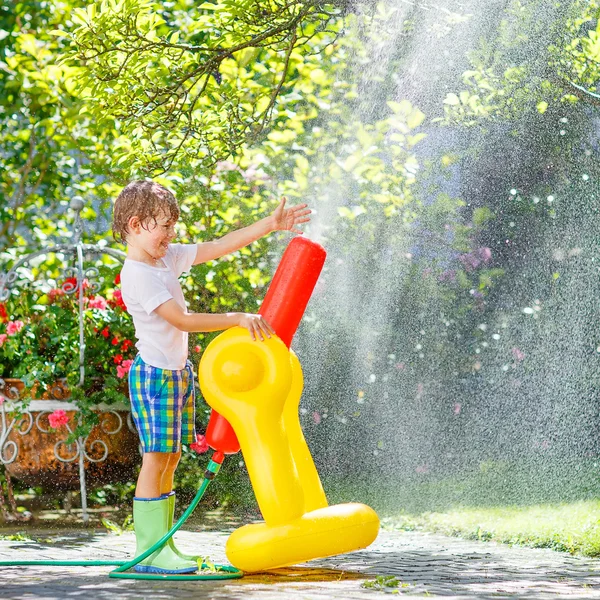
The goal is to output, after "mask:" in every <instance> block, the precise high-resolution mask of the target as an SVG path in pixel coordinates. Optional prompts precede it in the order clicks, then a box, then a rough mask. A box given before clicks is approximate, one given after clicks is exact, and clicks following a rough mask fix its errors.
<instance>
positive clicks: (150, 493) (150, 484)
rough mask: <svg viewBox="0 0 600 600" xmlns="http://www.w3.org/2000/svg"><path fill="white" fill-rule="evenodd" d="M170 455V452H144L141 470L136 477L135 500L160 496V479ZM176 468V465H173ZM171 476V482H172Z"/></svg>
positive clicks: (165, 469)
mask: <svg viewBox="0 0 600 600" xmlns="http://www.w3.org/2000/svg"><path fill="white" fill-rule="evenodd" d="M171 456H172V454H171V453H170V452H145V453H144V456H143V457H142V468H141V470H140V474H139V475H138V480H137V485H136V488H135V495H136V497H137V498H158V497H159V496H160V495H161V494H162V490H161V485H162V483H161V482H162V479H163V476H164V474H165V472H166V471H167V467H168V465H169V461H170V459H171ZM175 466H177V463H175ZM172 477H173V476H172V475H171V480H172Z"/></svg>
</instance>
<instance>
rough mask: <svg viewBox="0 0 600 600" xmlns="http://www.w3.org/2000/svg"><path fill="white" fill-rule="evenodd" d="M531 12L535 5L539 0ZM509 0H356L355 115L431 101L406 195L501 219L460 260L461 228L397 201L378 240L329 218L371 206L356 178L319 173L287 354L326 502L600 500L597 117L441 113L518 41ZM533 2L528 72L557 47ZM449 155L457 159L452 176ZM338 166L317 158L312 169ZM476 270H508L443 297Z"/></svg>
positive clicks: (568, 112)
mask: <svg viewBox="0 0 600 600" xmlns="http://www.w3.org/2000/svg"><path fill="white" fill-rule="evenodd" d="M567 4H569V3H567ZM523 5H524V6H525V9H523V12H524V13H525V12H527V10H529V13H531V6H532V5H533V3H523ZM516 6H517V3H513V2H508V1H498V2H481V1H477V0H472V1H470V2H469V1H465V2H462V3H460V4H457V3H456V2H440V3H436V4H433V3H429V2H427V3H426V2H409V1H408V0H390V1H389V2H387V3H383V4H379V5H377V6H374V5H373V4H371V3H368V4H367V3H365V4H364V5H358V10H359V11H361V10H362V11H363V12H364V13H369V14H370V16H371V17H372V18H371V20H370V21H367V23H369V24H367V25H363V27H362V29H360V31H358V30H357V29H355V30H353V31H348V35H359V36H361V37H362V39H363V40H364V43H365V44H367V45H368V47H369V51H368V54H367V56H368V58H367V59H365V55H364V54H361V53H359V52H357V53H356V54H354V55H352V56H351V58H350V62H351V73H352V76H353V77H354V80H355V82H356V84H357V91H358V97H359V99H358V101H357V102H355V104H353V107H354V108H353V116H354V118H353V119H349V120H348V121H347V127H355V124H356V123H357V122H358V123H360V122H362V123H374V122H376V121H378V120H381V119H384V118H386V117H387V116H389V112H390V110H389V107H388V105H387V102H388V101H396V102H400V101H402V100H409V101H410V102H411V104H412V106H413V107H415V108H418V109H420V110H421V111H423V112H424V113H425V116H426V119H425V121H424V122H423V125H422V126H421V127H420V128H419V129H418V131H423V132H425V133H427V138H426V139H425V140H423V141H422V142H420V143H419V144H417V145H416V146H415V148H414V154H415V156H416V159H417V162H418V164H419V170H418V173H417V176H416V177H417V181H416V183H415V186H414V188H413V192H412V193H413V202H415V203H416V204H415V206H416V205H419V206H422V207H425V208H423V209H419V210H423V211H424V212H423V214H426V207H427V206H432V205H433V203H434V202H435V201H436V199H439V198H440V196H441V195H443V194H446V195H447V197H448V198H460V199H461V200H462V205H460V204H459V203H455V204H454V205H453V206H454V208H452V209H451V210H450V209H449V210H448V211H446V213H440V214H443V218H445V219H446V226H447V227H446V229H448V230H450V231H452V230H453V229H455V228H456V227H457V226H461V225H462V226H466V227H469V226H471V224H472V222H473V219H474V215H475V214H476V212H475V211H476V210H477V209H482V208H483V207H487V208H488V209H489V211H490V214H491V215H492V216H493V218H492V219H491V220H490V221H489V222H488V223H487V224H484V225H483V226H482V227H481V228H480V230H479V231H478V232H477V233H476V234H473V235H472V236H471V243H472V247H471V249H470V251H468V252H467V251H465V250H462V251H461V250H460V249H457V247H453V246H452V241H453V239H452V234H451V233H450V234H449V237H448V238H447V239H446V240H442V241H443V242H448V243H438V242H439V241H436V240H435V238H432V237H428V236H427V235H425V234H427V233H428V225H427V223H425V222H424V221H423V220H422V219H420V218H419V215H417V218H414V219H412V220H411V219H409V220H408V221H407V220H406V219H403V216H402V215H403V214H405V212H402V211H400V214H396V215H394V216H391V217H390V218H388V219H386V220H379V221H377V222H376V225H375V227H376V231H375V232H374V233H372V235H371V233H370V232H368V231H367V229H366V228H365V229H363V230H361V226H360V225H357V227H356V228H354V229H347V228H346V229H344V226H343V225H339V224H338V225H336V223H339V220H337V219H338V207H339V206H340V205H342V206H345V207H350V208H352V207H355V206H357V205H360V204H361V203H362V202H364V198H360V197H358V195H357V190H356V186H354V187H353V185H352V184H350V183H347V182H345V181H340V180H339V179H337V180H336V179H334V178H331V179H329V180H327V177H320V178H318V180H313V187H312V189H311V190H310V193H309V194H308V197H309V198H314V204H315V208H316V211H317V214H316V219H315V223H314V225H313V226H311V229H310V231H309V236H310V237H311V238H313V239H315V240H317V241H320V242H321V243H323V244H324V245H325V246H326V248H327V250H328V260H327V265H326V270H325V272H324V274H323V276H322V281H321V282H320V284H319V286H318V288H317V290H316V293H315V295H314V296H313V299H312V301H311V305H310V307H309V313H308V315H307V318H306V319H305V322H304V323H303V325H302V328H301V330H300V334H299V335H298V336H297V339H296V343H295V349H296V351H297V352H298V354H299V356H300V357H301V360H302V364H303V367H304V371H305V380H306V387H305V393H304V397H303V403H302V414H303V417H302V418H303V422H304V426H305V431H306V434H307V438H308V441H309V444H310V445H311V447H312V449H313V453H314V455H315V457H316V460H317V463H318V466H319V469H320V470H321V472H322V473H323V474H324V476H325V479H326V481H327V482H328V485H329V489H330V490H333V494H334V496H335V494H336V493H339V494H340V495H345V497H346V498H347V496H348V494H349V493H352V494H355V495H356V497H357V498H359V499H363V500H370V501H373V502H375V504H376V505H377V506H379V507H386V508H389V509H394V510H395V509H402V508H406V509H413V508H414V509H435V508H439V507H444V506H449V505H452V504H455V503H462V504H490V503H491V504H493V503H498V502H502V503H521V502H532V501H544V500H560V499H566V498H569V497H578V498H580V497H586V496H587V495H590V494H594V493H595V484H594V482H593V479H594V475H595V472H596V470H595V469H596V463H595V461H596V458H597V456H598V451H599V449H598V443H597V441H596V439H597V435H596V433H597V428H598V423H599V415H598V402H597V399H596V389H597V385H596V382H597V380H598V375H597V372H598V361H600V334H598V333H597V332H596V330H597V326H596V319H595V317H596V316H597V313H598V309H597V296H598V294H597V292H598V284H597V279H598V270H599V269H598V265H597V260H595V257H594V254H595V252H594V250H595V247H594V242H595V236H596V231H597V229H598V226H597V224H596V222H595V220H594V218H596V217H597V214H598V199H597V186H596V187H594V185H593V183H592V181H593V178H594V175H593V173H594V171H595V170H596V166H595V164H594V162H597V156H596V152H597V151H598V150H597V138H598V128H597V123H596V121H595V120H594V119H593V117H592V116H591V115H590V113H589V111H586V110H584V109H581V108H573V107H570V106H568V105H564V106H563V107H560V108H558V109H555V114H552V115H545V116H542V115H538V117H539V118H537V117H531V116H528V117H520V118H517V119H516V120H515V119H513V120H512V121H511V122H507V121H502V120H501V119H500V120H498V121H497V122H491V123H486V124H485V126H484V125H481V124H480V125H476V126H474V127H465V126H461V125H451V124H444V123H442V122H436V121H435V120H436V118H440V117H443V116H444V99H445V98H446V96H447V94H448V93H458V92H459V91H460V90H462V89H464V85H463V83H462V73H463V72H464V71H466V70H467V69H469V68H471V66H470V65H471V63H470V62H469V56H470V55H469V52H471V51H473V50H476V49H478V48H481V47H483V46H486V45H487V46H489V44H493V43H494V41H495V40H497V39H498V36H499V35H508V34H510V20H509V25H508V26H507V22H506V19H507V16H506V15H507V12H506V11H507V10H510V9H514V8H515V7H516ZM519 6H520V5H519ZM536 6H537V12H536V13H535V19H534V20H531V21H529V22H530V23H532V25H531V27H532V29H531V30H530V31H529V34H530V35H529V39H528V40H527V42H526V43H524V48H525V50H523V48H522V49H521V51H522V52H525V53H526V56H525V57H523V56H520V57H519V56H518V52H517V53H516V54H515V55H513V59H514V60H515V61H517V62H518V61H519V60H521V61H523V60H526V61H530V62H531V64H534V63H535V62H536V60H538V59H539V54H540V53H541V52H543V51H544V49H545V48H547V47H548V45H549V44H550V42H551V40H550V31H551V28H550V27H549V24H550V23H552V22H553V21H554V20H555V19H556V18H557V10H559V9H558V8H557V7H553V6H547V7H543V10H542V11H541V12H540V6H541V3H537V4H536ZM567 8H568V7H565V5H563V7H562V9H561V10H566V9H567ZM526 9H527V10H526ZM378 11H379V12H380V13H381V14H384V13H385V17H381V18H377V12H378ZM512 14H513V15H514V12H513V13H512ZM519 18H520V17H519ZM523 18H525V17H523ZM523 22H525V23H527V21H523ZM517 25H519V21H518V20H517V22H516V25H515V26H517ZM521 27H522V23H521ZM501 30H502V31H501ZM357 31H358V33H357ZM517 41H518V40H517ZM536 53H537V54H536ZM538 62H539V61H538ZM507 66H511V65H507ZM534 76H537V73H535V72H533V73H532V77H534ZM565 130H566V136H567V138H569V137H570V139H571V146H570V148H571V150H570V151H569V152H568V153H567V151H566V150H564V148H563V149H561V146H560V144H561V143H563V142H564V141H565V139H566V138H565V133H564V132H565ZM561 132H563V133H561ZM573 140H576V143H573ZM573 149H574V150H573ZM449 154H454V155H457V156H459V160H457V161H456V162H455V163H454V164H453V165H452V166H451V167H449V168H442V166H441V164H440V159H441V157H442V156H444V155H449ZM546 154H547V155H548V156H547V161H546V162H547V164H546V165H545V164H544V160H545V158H544V157H545V155H546ZM340 159H343V157H340ZM389 162H390V161H388V163H389ZM330 165H331V161H330V159H329V158H327V156H323V157H322V158H321V159H320V163H319V165H318V168H317V169H316V171H318V172H320V173H327V172H328V170H329V168H330ZM540 165H541V166H540ZM388 166H389V168H391V165H389V164H388ZM546 167H547V168H546ZM316 171H313V172H316ZM444 173H445V175H444ZM477 214H480V215H481V214H483V213H481V212H479V213H477ZM359 220H360V216H359V217H357V221H356V223H359ZM469 261H471V262H470V263H469ZM475 263H477V264H475ZM440 267H443V269H444V270H443V273H442V274H441V275H440V273H439V268H440ZM483 268H485V269H487V270H488V271H489V270H490V269H498V273H497V274H495V275H493V283H492V285H491V286H490V287H489V290H486V291H485V294H483V293H482V292H480V291H479V288H478V287H474V288H472V289H471V290H468V289H467V290H465V291H464V294H465V295H466V296H467V299H468V296H469V292H470V293H471V297H470V302H471V308H470V309H469V311H468V314H466V315H465V314H462V315H461V314H458V311H459V308H460V306H463V305H464V302H463V304H462V305H461V304H460V302H459V301H457V300H449V297H450V296H451V295H452V294H456V295H460V294H461V293H463V292H462V291H460V289H459V288H460V286H459V285H458V283H456V282H455V281H454V280H453V279H452V278H453V277H455V274H456V273H457V272H459V271H460V270H461V269H462V270H463V271H465V272H466V273H467V275H469V276H470V277H471V278H472V279H473V281H477V280H476V275H477V274H478V273H479V272H480V270H481V269H483ZM500 270H502V271H503V272H504V273H503V274H501V273H500ZM445 274H446V275H445ZM432 280H433V281H432ZM457 290H458V291H457ZM350 482H353V483H350Z"/></svg>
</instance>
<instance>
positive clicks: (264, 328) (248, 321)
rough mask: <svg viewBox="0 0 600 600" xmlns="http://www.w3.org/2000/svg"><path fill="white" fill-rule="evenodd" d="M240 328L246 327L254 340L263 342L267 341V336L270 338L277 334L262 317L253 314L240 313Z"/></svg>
mask: <svg viewBox="0 0 600 600" xmlns="http://www.w3.org/2000/svg"><path fill="white" fill-rule="evenodd" d="M238 325H239V326H240V327H245V328H246V329H247V330H248V331H249V332H250V336H251V337H252V339H253V340H255V341H256V337H257V336H258V339H260V341H261V342H263V341H264V340H265V337H264V336H265V335H266V336H267V337H268V338H270V337H271V335H275V332H274V331H273V329H272V328H271V326H270V325H269V324H268V323H267V322H266V321H265V320H264V318H263V316H262V315H253V314H252V313H239V322H238Z"/></svg>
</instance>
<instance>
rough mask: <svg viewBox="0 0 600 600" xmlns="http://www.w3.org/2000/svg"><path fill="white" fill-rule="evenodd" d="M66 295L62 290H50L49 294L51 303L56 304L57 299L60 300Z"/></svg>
mask: <svg viewBox="0 0 600 600" xmlns="http://www.w3.org/2000/svg"><path fill="white" fill-rule="evenodd" d="M64 295H65V291H64V290H61V289H56V290H50V291H49V292H48V299H49V300H50V302H54V301H55V300H56V299H57V298H60V297H61V296H64Z"/></svg>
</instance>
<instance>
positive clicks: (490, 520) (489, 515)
mask: <svg viewBox="0 0 600 600" xmlns="http://www.w3.org/2000/svg"><path fill="white" fill-rule="evenodd" d="M383 525H384V527H386V528H392V529H403V530H415V529H422V530H426V531H434V532H439V533H443V534H446V535H453V536H460V537H464V538H467V539H474V540H482V541H489V540H494V541H497V542H503V543H507V544H520V545H524V546H530V547H533V548H552V549H553V550H559V551H563V552H570V553H573V554H574V553H580V554H584V555H586V556H600V500H582V501H579V502H572V503H565V504H539V505H535V506H506V507H490V508H457V509H454V510H450V511H447V512H437V513H422V514H418V515H410V514H400V515H397V516H395V517H387V518H385V519H384V520H383Z"/></svg>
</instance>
